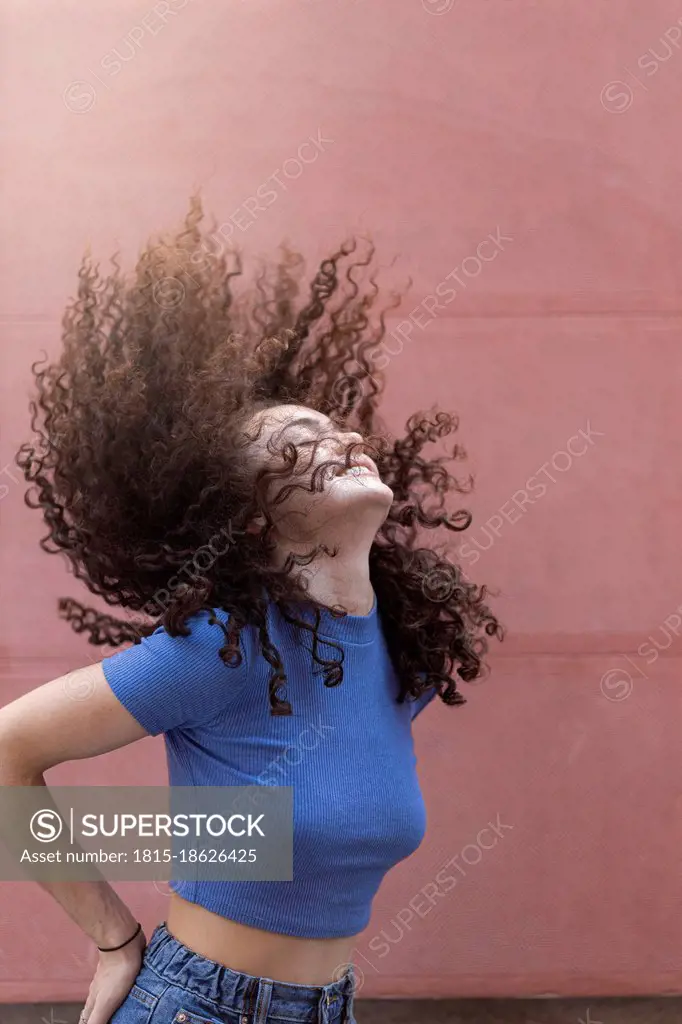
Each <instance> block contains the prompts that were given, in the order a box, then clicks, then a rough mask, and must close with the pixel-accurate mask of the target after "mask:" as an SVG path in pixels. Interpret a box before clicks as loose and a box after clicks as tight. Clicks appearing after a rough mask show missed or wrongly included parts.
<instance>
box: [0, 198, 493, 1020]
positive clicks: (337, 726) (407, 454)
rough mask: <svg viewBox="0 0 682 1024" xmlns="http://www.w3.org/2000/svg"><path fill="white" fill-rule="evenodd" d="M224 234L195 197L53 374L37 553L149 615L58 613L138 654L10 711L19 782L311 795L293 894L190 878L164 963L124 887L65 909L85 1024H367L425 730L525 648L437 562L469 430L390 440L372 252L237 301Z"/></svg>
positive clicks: (462, 525)
mask: <svg viewBox="0 0 682 1024" xmlns="http://www.w3.org/2000/svg"><path fill="white" fill-rule="evenodd" d="M202 216H203V215H202V210H201V205H200V203H199V201H198V200H197V199H194V200H193V201H192V205H191V207H190V212H189V213H188V215H187V218H186V220H185V223H184V227H183V230H182V231H181V232H180V233H179V234H177V235H175V236H169V237H166V238H163V239H160V240H158V241H156V242H154V243H150V244H149V245H148V246H147V248H146V250H145V251H144V252H143V254H142V256H141V257H140V259H139V261H138V264H137V268H136V274H135V276H134V278H133V279H131V280H126V279H125V278H124V277H122V275H121V274H120V271H119V267H118V264H117V263H116V262H115V261H114V271H113V273H112V274H111V275H110V276H109V277H106V278H103V277H101V276H100V274H99V271H98V268H97V267H95V266H93V265H92V263H91V262H90V261H89V260H88V259H86V260H85V262H84V264H83V267H82V268H81V272H80V286H79V292H78V298H77V299H76V300H75V301H73V302H72V303H71V305H70V307H69V309H68V311H67V313H66V316H65V318H64V335H63V351H62V352H61V354H60V356H59V359H58V361H57V362H56V363H55V364H53V365H47V366H43V367H42V368H40V364H37V365H36V366H35V367H34V373H35V376H36V381H37V399H36V401H35V403H33V405H32V412H33V426H34V430H35V432H36V434H35V436H36V441H35V442H34V443H31V444H27V445H25V446H23V447H22V449H21V451H20V453H19V455H18V456H17V461H18V463H19V464H20V465H21V467H22V469H23V471H24V474H25V477H26V479H27V480H28V481H30V482H31V483H32V485H33V486H32V488H31V489H30V490H29V493H28V495H27V501H28V503H29V504H31V505H33V506H34V507H40V508H41V509H42V512H43V516H44V518H45V522H46V524H47V526H48V529H49V537H48V538H46V539H45V540H44V541H43V542H42V543H43V546H44V548H45V550H47V551H50V552H56V553H63V554H65V555H66V556H67V557H68V559H69V562H70V564H71V566H72V567H73V571H74V574H75V575H76V576H77V577H78V578H79V579H82V580H83V581H84V582H85V583H86V585H87V587H88V588H89V590H90V591H91V592H92V593H93V594H95V595H98V596H99V597H101V598H103V599H104V600H105V601H106V602H107V603H108V604H109V605H112V606H114V605H117V606H120V607H121V608H122V609H125V610H126V611H127V612H128V613H132V614H128V615H127V617H125V618H123V619H115V618H113V617H112V616H109V615H103V614H100V613H98V612H96V611H94V610H92V609H87V608H84V607H83V606H82V605H80V604H79V603H78V602H76V601H74V600H70V599H69V600H63V601H61V602H60V608H61V613H62V616H63V617H64V618H65V619H66V620H68V621H69V622H70V623H71V624H72V626H73V628H74V629H76V630H77V631H78V632H83V631H84V632H86V633H87V634H88V637H89V639H90V642H91V643H93V644H100V645H103V644H109V645H111V646H117V645H120V644H122V643H124V642H126V641H133V643H132V645H130V646H128V647H127V648H126V649H124V650H122V651H119V652H118V653H114V654H113V655H112V656H110V657H106V658H104V660H103V661H101V663H95V664H92V665H89V666H87V667H85V668H84V669H82V670H79V672H76V673H70V674H69V676H68V677H63V678H60V679H55V680H53V681H52V682H49V683H47V684H45V685H44V686H41V687H39V688H38V689H37V690H34V691H33V692H30V693H28V694H26V695H25V696H23V697H21V698H20V699H19V700H17V701H15V702H14V703H12V704H10V705H9V706H8V707H6V708H5V709H3V710H2V712H0V782H1V783H2V784H4V785H45V780H44V772H45V771H46V770H47V769H48V768H50V767H52V766H53V765H56V764H59V763H61V762H63V761H67V760H73V759H78V758H89V757H94V756H96V755H97V754H102V753H104V752H106V751H110V750H114V749H115V748H117V747H123V746H125V745H126V744H130V743H134V742H135V741H136V740H139V739H141V738H142V737H144V736H147V735H152V736H156V735H159V734H164V736H165V743H166V750H167V756H168V765H169V777H170V782H171V784H172V785H176V786H180V785H184V786H191V785H194V786H203V785H214V786H216V785H221V786H222V785H224V786H236V785H241V786H243V785H268V784H278V785H286V786H292V787H293V792H294V822H293V824H294V853H293V881H288V882H277V881H270V882H254V881H248V882H230V881H222V882H214V881H201V882H196V881H195V882H187V881H179V880H178V881H175V882H173V883H172V889H173V893H172V895H171V897H170V900H169V906H168V912H167V916H166V920H165V921H164V923H162V924H159V925H158V926H157V927H156V929H155V931H154V933H153V934H152V936H151V938H150V940H149V942H148V943H147V942H146V939H145V936H144V935H143V933H142V932H141V929H140V927H139V926H138V924H137V922H136V921H135V919H134V918H133V915H132V914H131V912H130V911H129V910H128V909H127V907H126V906H125V905H124V904H123V902H122V901H121V899H120V898H119V897H118V896H117V894H116V893H115V891H114V890H113V889H112V888H111V886H110V885H109V884H108V883H106V882H104V881H102V882H79V883H70V882H54V883H41V884H43V885H44V888H46V889H47V890H48V891H49V892H50V893H51V894H52V895H53V896H54V897H55V898H56V899H57V900H58V902H59V903H60V904H61V905H62V907H63V908H64V909H65V910H66V912H67V913H68V914H69V915H70V917H71V918H72V919H73V920H74V921H75V922H76V923H77V924H78V925H79V926H80V927H81V928H82V929H83V930H84V931H85V932H86V934H87V935H88V936H89V937H90V938H91V939H92V940H93V942H94V943H96V945H97V947H98V948H99V949H100V950H101V952H100V958H99V966H98V968H97V971H96V974H95V977H94V979H93V981H92V984H91V987H90V992H89V995H88V998H87V1002H86V1004H85V1009H84V1011H83V1015H82V1020H83V1021H87V1022H88V1024H106V1022H107V1021H109V1020H110V1019H111V1018H112V1015H113V1022H114V1024H148V1022H149V1021H150V1020H153V1021H167V1022H169V1024H170V1022H175V1024H183V1022H188V1024H203V1022H208V1024H213V1022H218V1021H230V1022H231V1021H234V1022H236V1021H240V1022H241V1024H263V1022H266V1021H276V1020H286V1021H290V1022H293V1021H310V1022H318V1021H324V1022H327V1024H336V1022H342V1021H353V1020H354V1018H353V991H354V977H353V971H352V967H351V966H350V965H349V961H350V959H351V951H352V948H353V942H354V937H355V936H357V935H358V934H359V933H360V932H361V931H362V930H363V929H364V928H365V927H366V925H367V923H368V921H369V916H370V908H371V903H372V899H373V897H374V895H375V893H376V891H377V889H378V887H379V885H380V882H381V880H382V878H383V876H384V875H385V874H386V872H387V871H388V870H389V869H390V868H391V867H392V866H393V865H395V864H396V863H398V862H399V861H401V860H403V859H404V858H405V857H408V856H409V855H410V854H411V853H412V852H413V851H414V850H416V849H417V847H418V846H419V844H420V842H421V840H422V837H423V834H424V828H425V811H424V805H423V802H422V797H421V794H420V790H419V784H418V780H417V775H416V771H415V756H414V752H413V743H412V735H411V722H412V721H413V720H414V718H415V716H416V715H417V714H418V713H419V712H420V711H421V710H422V708H424V707H425V705H426V704H427V703H428V702H429V701H430V700H432V698H433V697H435V696H436V695H438V696H439V697H440V700H441V702H442V703H443V704H446V705H454V704H461V703H463V699H462V697H461V695H460V694H459V692H458V691H457V688H456V682H455V678H454V676H455V675H458V676H459V677H460V678H462V679H464V680H473V679H475V678H476V677H477V676H479V675H480V674H481V672H482V670H483V664H482V658H483V656H484V654H485V651H486V643H487V637H489V636H498V637H500V636H501V628H500V626H499V624H498V622H497V620H496V618H495V617H494V616H493V614H492V613H491V611H490V610H489V609H488V607H487V605H486V604H485V596H486V595H485V588H478V587H476V586H475V585H474V584H473V583H471V582H470V581H469V580H468V579H466V578H465V577H464V575H463V574H462V573H461V572H460V570H459V569H458V567H457V566H456V565H454V564H453V563H452V562H450V561H449V560H448V558H447V557H446V555H444V554H442V553H438V552H437V551H436V550H435V548H434V547H433V546H432V545H429V546H419V543H418V542H419V540H420V537H419V533H418V528H419V527H422V528H426V529H430V530H434V531H437V532H443V533H446V532H448V531H461V530H464V529H466V527H467V526H468V525H469V522H470V515H469V514H468V513H467V512H463V511H458V512H454V513H452V512H449V511H448V510H447V509H446V507H445V499H446V496H447V493H448V491H450V490H453V489H454V490H455V491H460V492H465V491H466V489H467V488H466V487H464V486H463V485H460V484H459V483H458V482H457V480H456V479H455V478H454V477H453V476H451V475H450V473H449V472H448V470H447V468H446V464H447V462H448V461H449V460H450V459H453V458H460V457H462V456H463V452H462V450H461V449H460V448H459V447H458V446H455V448H454V451H453V452H452V454H451V455H448V456H442V455H440V456H433V457H431V458H428V457H427V456H426V455H425V454H424V450H425V448H426V446H427V445H428V444H429V442H433V441H436V440H438V439H439V438H442V437H444V436H446V435H448V434H449V433H451V432H452V431H453V430H454V429H456V420H455V418H454V417H453V416H451V415H448V414H445V413H432V414H431V415H414V416H412V418H411V419H410V420H409V421H408V424H407V429H406V434H405V436H404V437H401V438H398V439H394V440H389V439H388V436H387V434H386V431H385V430H384V429H381V428H380V425H379V423H378V420H377V412H376V405H377V397H378V395H379V393H380V390H381V379H380V377H379V376H378V375H377V370H376V365H375V364H377V363H378V359H377V356H382V357H383V358H384V360H385V359H386V356H385V352H384V351H383V338H384V335H385V326H384V315H385V313H386V308H383V309H381V310H380V311H379V312H378V313H375V312H374V307H375V304H376V301H377V297H378V289H377V287H376V285H375V283H374V279H373V276H372V275H371V274H370V276H369V277H368V278H367V279H364V283H363V274H364V273H366V268H367V267H369V266H370V264H371V261H372V258H373V251H372V250H371V249H370V251H369V253H367V254H365V255H364V256H362V257H361V256H358V255H354V254H355V253H356V251H357V247H356V245H355V244H352V245H345V246H342V247H341V248H340V249H339V250H338V251H337V252H335V253H334V254H333V255H332V256H331V257H330V258H329V259H326V260H325V261H324V262H323V263H322V264H321V266H320V267H319V270H318V271H317V273H316V275H315V276H314V279H313V280H312V283H311V285H310V290H309V294H308V295H307V297H305V298H304V299H303V300H302V301H298V294H299V286H300V282H301V278H302V273H303V264H302V260H301V259H300V257H298V256H297V255H296V254H294V253H292V252H291V251H289V250H288V249H284V250H283V251H282V254H281V258H280V259H279V260H278V261H277V262H276V263H275V264H274V265H269V264H266V265H265V266H263V267H262V268H261V269H260V271H259V273H258V275H257V277H256V280H255V284H254V285H253V287H252V289H251V290H248V289H245V290H242V292H241V293H240V294H238V295H237V294H235V290H234V282H235V278H237V277H238V276H239V275H240V274H241V271H242V267H241V263H240V260H239V258H238V257H237V255H236V254H235V253H234V252H231V253H228V254H226V253H223V252H217V251H216V247H215V245H214V244H213V242H212V240H211V239H212V237H214V236H211V235H210V234H209V233H206V232H205V230H203V229H202V225H201V222H202ZM396 304H397V297H395V296H394V297H393V298H392V299H391V301H390V303H389V306H391V307H392V306H395V305H396ZM373 314H374V315H373ZM38 439H39V440H38ZM200 556H201V557H200ZM81 676H82V679H79V677H81ZM66 679H68V681H69V685H68V686H67V685H65V680H66ZM81 682H85V683H86V684H87V687H88V693H89V697H88V699H87V700H78V701H73V700H71V699H70V698H69V693H70V692H71V693H73V692H74V691H73V689H72V687H76V688H78V686H79V684H80V683H81ZM305 730H308V735H307V738H306V742H305V744H304V743H303V741H302V735H303V733H304V731H305ZM312 730H315V733H314V734H315V735H316V736H317V737H318V742H316V743H311V742H310V737H311V736H312V735H313V732H312ZM299 741H300V743H299ZM292 749H293V750H296V751H297V753H300V756H296V757H287V756H285V755H286V752H287V751H291V750H292ZM274 761H277V765H278V771H277V773H276V778H273V772H272V771H271V766H272V764H273V762H274Z"/></svg>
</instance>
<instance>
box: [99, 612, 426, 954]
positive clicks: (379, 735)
mask: <svg viewBox="0 0 682 1024" xmlns="http://www.w3.org/2000/svg"><path fill="white" fill-rule="evenodd" d="M310 612H311V609H307V610H306V618H307V617H308V615H309V614H310ZM216 615H217V616H218V617H219V618H220V620H221V621H222V622H224V623H227V621H228V617H227V615H226V613H225V612H222V611H219V610H217V609H216ZM208 620H209V614H208V613H207V612H203V613H200V614H199V615H196V616H194V617H193V618H192V619H191V620H190V622H189V626H190V629H191V635H190V636H187V637H170V636H169V635H168V634H167V633H166V631H165V630H164V629H163V627H159V629H157V630H156V631H155V632H154V633H153V634H152V635H151V636H150V637H146V638H145V639H143V640H142V641H141V643H139V644H136V645H134V646H132V647H129V648H128V649H126V650H124V651H121V652H119V653H117V654H114V655H113V656H112V657H109V658H105V659H104V660H103V662H102V667H103V670H104V674H105V676H106V679H107V681H108V683H109V685H110V686H111V689H112V690H113V692H114V694H115V695H116V697H117V698H118V700H119V701H120V702H121V703H122V704H123V705H124V707H126V708H127V709H128V711H130V713H131V714H132V715H134V717H135V718H136V719H137V720H138V722H139V723H140V724H141V725H142V726H143V728H144V729H146V730H147V732H149V733H151V734H152V735H157V734H159V733H165V742H166V752H167V758H168V769H169V782H170V784H171V785H172V786H247V785H282V786H292V787H293V797H294V800H293V802H294V850H293V880H292V881H289V882H229V881H221V882H211V881H175V882H171V885H172V887H173V888H174V889H175V891H176V892H177V893H178V894H179V895H180V896H182V897H183V898H184V899H186V900H189V901H190V902H193V903H197V904H200V905H201V906H203V907H206V908H207V909H208V910H210V911H212V912H213V913H216V914H220V915H221V916H223V917H226V918H230V919H231V920H233V921H239V922H241V923H243V924H247V925H252V926H254V927H257V928H263V929H266V930H268V931H273V932H280V933H283V934H286V935H296V936H301V937H306V938H332V937H341V936H349V935H355V934H357V933H358V932H360V931H362V930H363V929H364V928H365V927H366V926H367V924H368V922H369V917H370V911H371V904H372V900H373V898H374V896H375V894H376V892H377V889H378V888H379V885H380V883H381V880H382V878H383V877H384V875H385V874H386V872H387V871H388V870H389V869H390V868H391V867H393V866H394V865H395V864H397V863H398V862H399V861H400V860H403V859H404V858H405V857H408V856H409V855H410V854H411V853H413V852H414V851H415V850H416V849H417V847H418V846H419V844H420V843H421V841H422V838H423V836H424V830H425V826H426V814H425V808H424V803H423V800H422V796H421V792H420V788H419V782H418V779H417V774H416V758H415V755H414V750H413V743H412V731H411V720H412V719H413V718H414V717H415V716H416V715H417V714H418V713H419V711H421V710H422V708H424V707H425V706H426V704H428V702H429V701H430V700H431V699H432V698H433V696H434V695H435V691H430V692H429V693H428V694H426V695H424V696H423V697H422V698H421V699H420V700H419V701H416V702H410V701H407V702H405V703H403V704H398V703H397V701H396V697H397V695H398V693H399V685H398V680H397V677H396V675H395V672H394V670H393V666H392V664H391V661H390V658H389V655H388V650H387V648H386V644H385V640H384V637H383V633H382V630H381V621H380V615H379V613H378V611H377V607H376V601H375V604H374V607H373V609H372V611H371V612H370V613H369V615H366V616H363V615H348V616H346V617H345V618H340V619H339V618H335V617H334V616H332V614H331V613H330V612H327V611H324V612H323V613H322V621H321V626H320V631H321V634H322V635H323V636H324V637H327V638H332V639H333V640H334V641H335V642H336V643H339V644H340V645H341V646H342V648H343V651H344V678H343V682H342V683H341V684H340V685H338V686H336V687H325V686H324V683H323V680H322V676H321V674H320V673H319V670H318V669H317V667H316V666H315V665H314V663H313V661H312V657H311V653H310V647H311V638H310V636H309V634H307V633H306V632H305V631H303V630H298V629H296V627H293V626H291V625H290V624H289V623H287V622H286V621H285V620H284V619H283V618H282V616H281V614H280V612H279V610H278V609H277V607H276V606H275V605H270V606H269V610H268V627H269V633H270V637H271V639H272V640H273V642H274V643H275V645H276V646H277V648H278V650H279V652H280V654H281V656H282V660H283V662H284V666H285V671H286V673H287V677H288V681H287V685H286V698H287V699H288V700H289V701H290V703H291V704H292V706H293V715H291V716H273V715H271V714H270V707H269V702H268V680H269V678H270V674H271V668H270V665H269V664H268V663H267V662H266V660H265V658H264V657H263V656H262V654H261V653H260V650H259V645H258V638H257V633H256V631H255V630H254V629H252V628H251V627H247V628H246V629H244V630H243V631H242V650H243V661H242V664H241V666H240V667H238V668H230V667H227V666H225V665H224V664H223V663H222V662H221V661H220V659H219V657H218V650H219V649H220V647H221V646H223V644H224V634H223V631H222V629H221V628H220V627H219V626H217V625H211V624H210V623H209V621H208ZM309 621H311V622H312V621H313V619H312V616H311V617H310V618H309ZM320 653H321V655H322V656H323V657H325V656H326V657H329V658H337V657H338V654H337V653H336V651H335V649H334V648H331V647H329V646H328V645H326V644H325V643H324V641H323V640H322V641H321V644H320ZM314 669H315V671H314Z"/></svg>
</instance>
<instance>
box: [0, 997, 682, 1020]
mask: <svg viewBox="0 0 682 1024" xmlns="http://www.w3.org/2000/svg"><path fill="white" fill-rule="evenodd" d="M81 1009H82V1006H80V1005H76V1004H75V1003H55V1004H54V1005H50V1004H49V1003H31V1004H27V1003H24V1004H23V1005H21V1006H10V1005H0V1024H78V1016H79V1013H80V1011H81ZM355 1016H356V1018H357V1021H358V1024H680V1022H682V999H679V998H669V999H663V998H652V999H593V1000H585V999H574V1000H568V999H554V1000H550V999H533V1000H525V999H524V1000H516V1001H514V1000H508V999H499V1000H493V999H486V1000H454V999H453V1000H433V1001H424V1000H420V1001H416V1000H415V1001H413V1000H397V999H395V1000H391V999H382V1000H373V999H367V1000H362V999H358V1000H357V1001H356V1015H355Z"/></svg>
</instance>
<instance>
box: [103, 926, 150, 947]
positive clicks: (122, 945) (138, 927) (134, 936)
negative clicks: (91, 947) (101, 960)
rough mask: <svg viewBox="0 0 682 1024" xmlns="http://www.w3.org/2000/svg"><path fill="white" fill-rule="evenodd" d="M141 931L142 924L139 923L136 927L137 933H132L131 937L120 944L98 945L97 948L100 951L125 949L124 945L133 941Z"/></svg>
mask: <svg viewBox="0 0 682 1024" xmlns="http://www.w3.org/2000/svg"><path fill="white" fill-rule="evenodd" d="M141 931H142V925H141V924H138V926H137V928H136V929H135V934H134V935H131V936H130V938H129V939H126V941H125V942H122V943H121V945H120V946H98V947H97V948H98V950H99V951H100V953H115V952H116V950H117V949H123V947H124V946H127V945H128V944H129V943H130V942H132V941H133V939H136V938H137V936H138V935H139V934H140V932H141Z"/></svg>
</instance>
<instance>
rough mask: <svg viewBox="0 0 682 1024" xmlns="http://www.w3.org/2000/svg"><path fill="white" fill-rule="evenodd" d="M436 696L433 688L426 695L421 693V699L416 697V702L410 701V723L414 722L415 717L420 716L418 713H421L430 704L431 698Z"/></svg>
mask: <svg viewBox="0 0 682 1024" xmlns="http://www.w3.org/2000/svg"><path fill="white" fill-rule="evenodd" d="M436 696H437V691H436V689H435V687H434V688H433V689H431V690H427V691H426V693H422V695H421V697H417V699H416V700H413V701H411V706H412V716H411V721H413V722H414V720H415V718H416V717H417V715H418V714H420V712H422V711H423V710H424V708H425V707H427V705H429V704H430V703H431V701H432V700H433V698H434V697H436Z"/></svg>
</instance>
